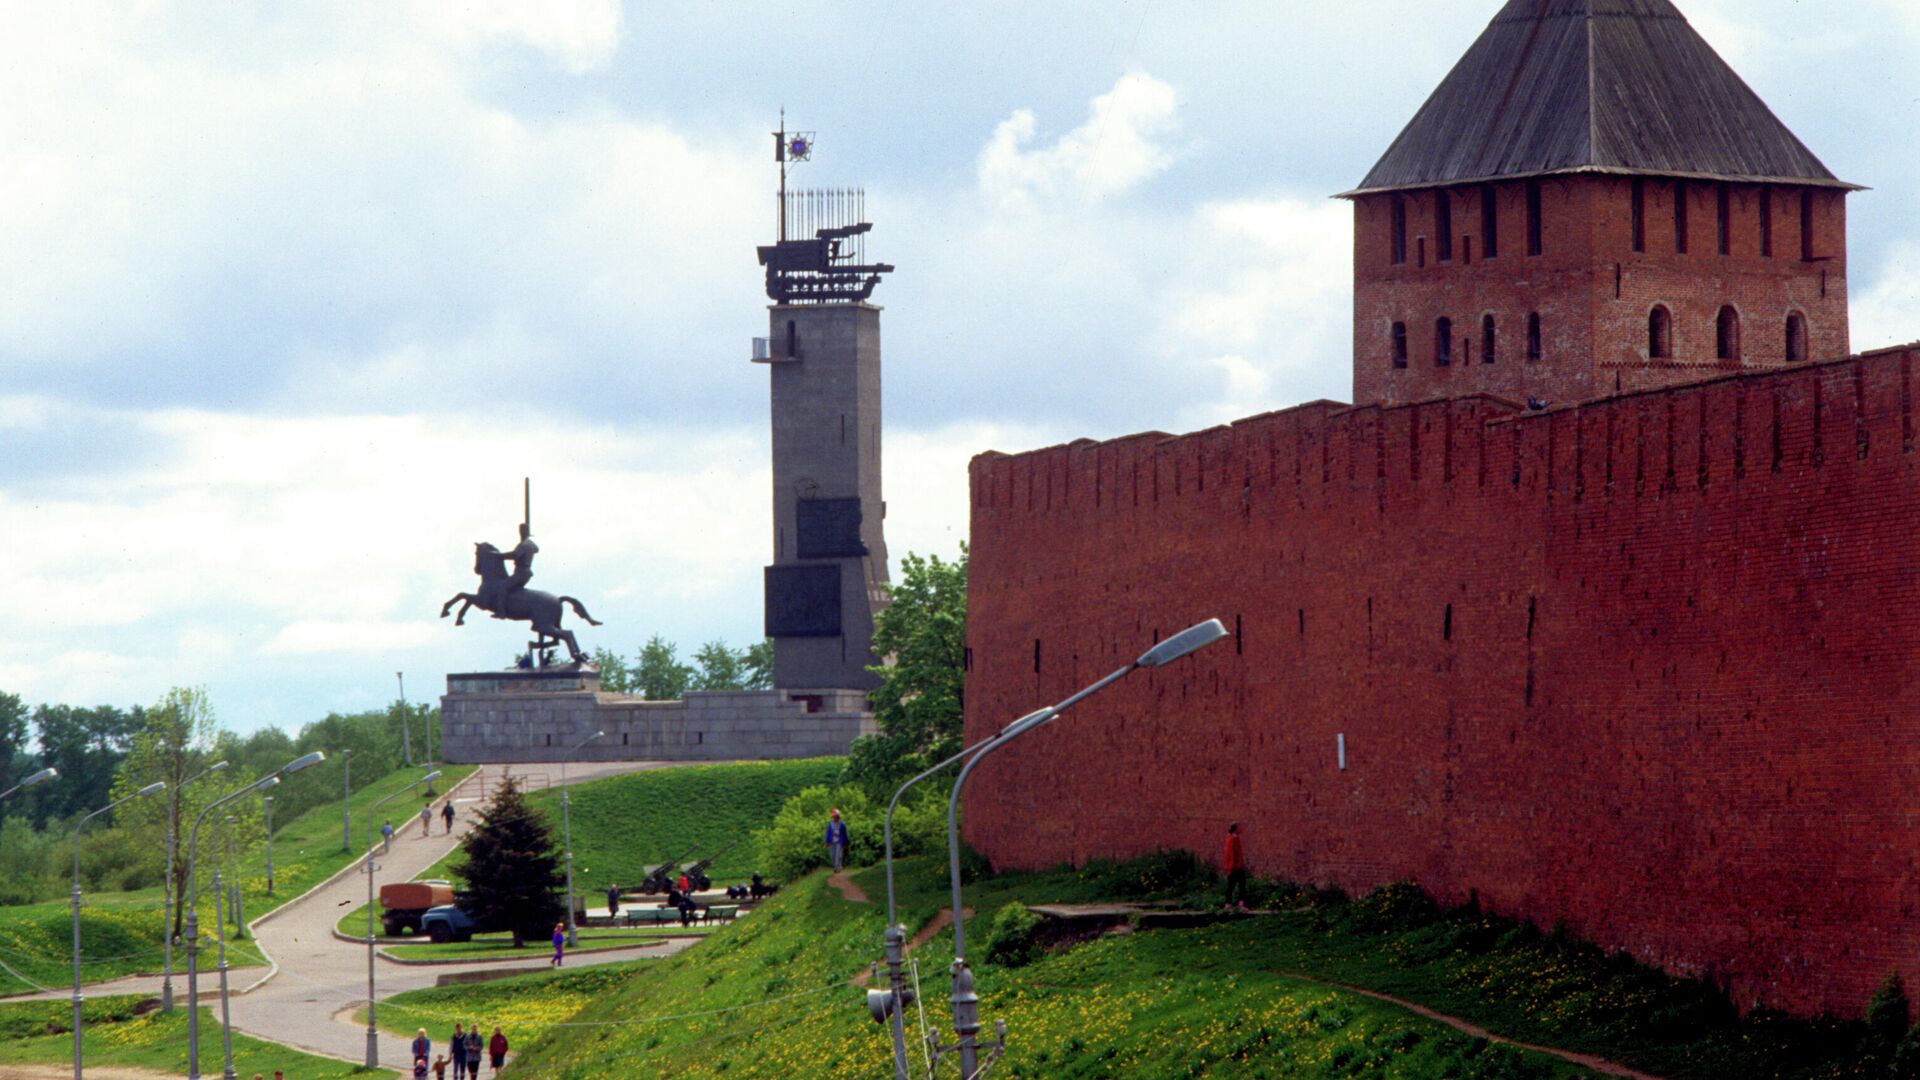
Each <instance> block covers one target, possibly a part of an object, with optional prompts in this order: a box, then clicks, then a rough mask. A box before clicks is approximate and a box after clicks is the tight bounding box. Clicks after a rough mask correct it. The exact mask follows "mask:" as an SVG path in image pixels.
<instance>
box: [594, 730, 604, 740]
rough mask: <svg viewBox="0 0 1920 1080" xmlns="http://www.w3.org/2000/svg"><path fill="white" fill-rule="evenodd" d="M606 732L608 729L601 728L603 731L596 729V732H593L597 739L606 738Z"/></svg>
mask: <svg viewBox="0 0 1920 1080" xmlns="http://www.w3.org/2000/svg"><path fill="white" fill-rule="evenodd" d="M606 734H607V733H606V731H604V730H601V731H596V732H594V733H593V737H594V738H596V739H599V738H604V737H605V736H606Z"/></svg>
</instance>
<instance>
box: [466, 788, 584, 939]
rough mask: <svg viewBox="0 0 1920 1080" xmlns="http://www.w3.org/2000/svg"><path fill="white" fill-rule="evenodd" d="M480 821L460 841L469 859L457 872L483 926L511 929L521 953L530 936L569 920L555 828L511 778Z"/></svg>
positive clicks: (495, 795)
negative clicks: (562, 895) (563, 893)
mask: <svg viewBox="0 0 1920 1080" xmlns="http://www.w3.org/2000/svg"><path fill="white" fill-rule="evenodd" d="M479 818H480V825H479V827H478V828H475V829H474V830H473V831H472V832H470V833H468V834H467V836H466V839H464V840H462V841H460V849H461V850H462V851H463V852H465V853H466V856H467V859H466V863H465V865H463V866H461V867H460V868H458V869H457V870H455V873H456V874H457V875H458V876H459V877H460V878H461V879H462V880H463V881H465V882H466V891H465V893H464V894H463V896H464V899H465V904H466V906H467V908H468V910H470V911H472V912H473V914H474V916H475V917H476V918H477V919H478V920H479V921H480V922H481V924H482V925H495V926H497V925H502V924H504V925H505V926H506V927H507V928H509V929H511V930H512V931H513V947H514V948H516V949H517V948H520V947H521V946H522V945H523V944H525V943H526V936H527V935H528V934H529V933H539V932H540V930H541V929H542V928H544V927H547V926H551V925H553V924H554V923H556V922H559V921H560V920H561V919H563V918H565V917H566V908H565V905H564V904H563V903H562V901H561V899H560V892H561V890H562V889H564V888H565V886H566V879H565V876H564V875H563V873H562V871H561V867H560V852H559V851H558V849H557V848H556V847H555V845H554V842H553V827H552V826H551V825H549V824H548V823H547V819H546V817H545V816H544V815H542V814H541V813H540V812H539V811H538V810H535V809H534V808H533V807H531V806H529V805H527V800H526V797H525V796H524V795H523V794H522V793H521V791H520V785H519V783H518V782H517V781H515V780H514V779H513V777H511V776H509V777H506V778H505V779H503V780H502V781H501V782H500V788H499V790H498V791H496V792H495V793H494V796H493V799H492V800H491V801H490V802H488V803H487V805H486V806H485V808H483V809H482V810H481V811H480V814H479Z"/></svg>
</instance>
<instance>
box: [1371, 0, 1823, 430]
mask: <svg viewBox="0 0 1920 1080" xmlns="http://www.w3.org/2000/svg"><path fill="white" fill-rule="evenodd" d="M1853 190H1858V188H1856V187H1855V186H1854V185H1851V184H1846V183H1842V182H1841V181H1839V180H1837V179H1836V178H1835V177H1834V175H1833V174H1832V173H1831V172H1829V171H1828V170H1827V168H1826V166H1824V165H1822V164H1821V163H1820V160H1819V159H1818V158H1816V157H1815V156H1814V155H1813V153H1812V152H1811V151H1809V150H1808V149H1807V148H1806V146H1805V145H1804V144H1802V143H1801V142H1800V140H1799V139H1797V138H1795V137H1794V135H1793V133H1792V132H1791V131H1789V130H1787V128H1786V126H1785V125H1784V124H1782V123H1781V122H1780V120H1779V119H1778V118H1777V117H1775V116H1774V115H1773V113H1772V112H1771V111H1770V110H1769V109H1768V108H1767V107H1766V105H1765V104H1764V103H1763V102H1762V101H1761V100H1760V98H1759V97H1758V96H1757V95H1756V94H1754V92H1753V91H1752V90H1751V89H1750V88H1749V87H1748V86H1747V85H1746V83H1744V82H1743V81H1741V79H1740V77H1739V76H1738V75H1736V74H1734V72H1733V70H1732V69H1731V68H1729V67H1728V66H1727V65H1726V62H1725V61H1723V60H1721V59H1720V57H1719V55H1718V54H1716V53H1715V52H1714V51H1713V48H1712V47H1711V46H1709V45H1708V44H1707V43H1706V41H1705V40H1703V39H1702V38H1701V37H1700V35H1699V34H1698V33H1696V32H1695V31H1694V29H1693V28H1692V26H1690V25H1689V24H1688V23H1687V21H1686V18H1685V17H1684V16H1682V15H1681V14H1680V12H1679V11H1678V10H1677V9H1675V7H1674V6H1673V5H1672V4H1671V3H1669V2H1668V0H1509V2H1508V3H1507V5H1506V6H1505V7H1504V8H1502V9H1501V11H1500V13H1499V14H1498V15H1496V16H1495V17H1494V20H1493V23H1492V24H1491V25H1490V26H1488V27H1487V30H1486V32H1485V33H1483V34H1482V35H1481V36H1480V38H1479V40H1477V41H1475V42H1474V44H1473V47H1472V48H1471V49H1469V50H1468V51H1467V53H1466V55H1465V56H1464V57H1462V58H1461V60H1460V62H1459V63H1458V64H1457V65H1455V66H1454V69H1453V71H1452V72H1450V73H1449V74H1448V75H1447V77H1446V79H1445V80H1444V81H1443V82H1441V84H1440V86H1439V88H1438V89H1436V90H1435V91H1434V92H1433V95H1432V96H1431V97H1430V98H1428V99H1427V103H1426V104H1425V105H1424V106H1422V107H1421V109H1420V111H1419V112H1418V113H1417V114H1415V115H1414V118H1413V120H1412V122H1410V123H1409V124H1408V125H1407V127H1406V130H1405V131H1402V132H1401V133H1400V137H1399V138H1398V139H1396V140H1394V143H1393V145H1392V146H1391V147H1390V148H1389V149H1388V150H1387V152H1386V155H1385V156H1383V157H1382V158H1381V159H1380V161H1379V163H1378V164H1377V165H1375V166H1374V167H1373V171H1372V172H1371V173H1369V174H1368V175H1367V178H1366V179H1365V180H1364V181H1362V183H1361V184H1360V186H1359V187H1358V188H1357V189H1355V190H1354V191H1351V192H1348V193H1346V195H1345V196H1344V197H1346V198H1349V199H1351V200H1352V201H1353V204H1354V246H1353V250H1354V296H1353V305H1354V312H1353V322H1354V325H1353V392H1354V401H1355V403H1356V404H1366V403H1370V402H1405V401H1420V400H1425V399H1430V398H1439V397H1451V396H1457V395H1460V394H1464V393H1471V392H1475V391H1486V392H1491V393H1496V394H1500V395H1503V396H1506V397H1510V398H1512V399H1514V400H1516V401H1527V400H1529V399H1532V400H1533V401H1535V402H1536V403H1537V402H1542V401H1546V402H1563V401H1574V400H1582V399H1587V398H1593V397H1599V396H1602V395H1606V394H1611V393H1615V392H1619V391H1624V390H1637V389H1644V388H1648V387H1657V386H1665V385H1672V384H1675V383H1681V382H1688V381H1692V380H1696V379H1700V378H1704V377H1707V376H1711V375H1714V374H1718V373H1721V372H1726V371H1737V370H1745V369H1750V368H1755V367H1773V366H1779V365H1782V364H1786V363H1791V362H1796V361H1802V360H1808V359H1819V358H1828V357H1838V356H1844V355H1846V354H1847V353H1848V351H1849V340H1848V336H1849V335H1848V328H1847V261H1846V250H1847V248H1846V203H1845V200H1846V195H1847V193H1848V192H1849V191H1853Z"/></svg>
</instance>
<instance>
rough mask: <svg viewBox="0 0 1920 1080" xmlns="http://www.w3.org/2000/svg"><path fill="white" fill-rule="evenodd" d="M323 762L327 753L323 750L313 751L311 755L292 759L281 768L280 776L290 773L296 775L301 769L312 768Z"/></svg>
mask: <svg viewBox="0 0 1920 1080" xmlns="http://www.w3.org/2000/svg"><path fill="white" fill-rule="evenodd" d="M325 760H327V752H326V751H325V750H315V751H314V752H313V753H311V754H307V755H305V756H302V757H297V758H294V759H293V760H292V761H289V762H287V763H286V764H285V765H283V766H281V768H280V775H282V776H286V775H288V774H291V773H297V772H299V771H300V770H301V769H309V768H312V767H313V766H315V765H318V764H320V763H321V762H323V761H325Z"/></svg>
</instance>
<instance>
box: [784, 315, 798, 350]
mask: <svg viewBox="0 0 1920 1080" xmlns="http://www.w3.org/2000/svg"><path fill="white" fill-rule="evenodd" d="M799 355H800V328H799V327H798V326H795V325H794V322H793V320H792V319H788V320H787V357H788V359H792V358H793V357H796V356H799Z"/></svg>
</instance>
